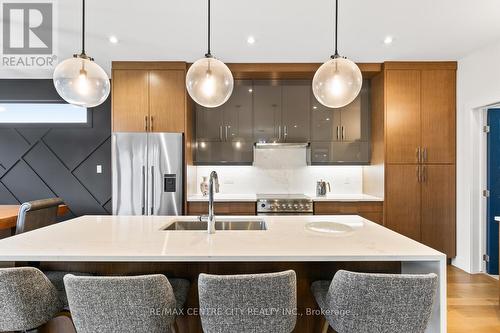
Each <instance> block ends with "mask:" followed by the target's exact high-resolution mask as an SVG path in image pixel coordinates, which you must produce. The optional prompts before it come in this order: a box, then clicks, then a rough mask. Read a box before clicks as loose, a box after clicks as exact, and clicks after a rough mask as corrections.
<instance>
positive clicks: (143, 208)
mask: <svg viewBox="0 0 500 333" xmlns="http://www.w3.org/2000/svg"><path fill="white" fill-rule="evenodd" d="M141 205H142V210H141V211H142V215H144V214H146V167H145V166H144V165H143V166H142V202H141Z"/></svg>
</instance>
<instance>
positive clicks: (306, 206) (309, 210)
mask: <svg viewBox="0 0 500 333" xmlns="http://www.w3.org/2000/svg"><path fill="white" fill-rule="evenodd" d="M312 214H313V202H312V199H311V198H309V197H307V196H306V195H303V194H258V195H257V215H312Z"/></svg>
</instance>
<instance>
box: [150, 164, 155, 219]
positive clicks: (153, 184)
mask: <svg viewBox="0 0 500 333" xmlns="http://www.w3.org/2000/svg"><path fill="white" fill-rule="evenodd" d="M154 213H155V167H154V166H151V215H154Z"/></svg>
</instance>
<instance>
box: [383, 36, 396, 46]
mask: <svg viewBox="0 0 500 333" xmlns="http://www.w3.org/2000/svg"><path fill="white" fill-rule="evenodd" d="M393 40H394V38H392V36H386V37H385V38H384V44H385V45H391V44H392V41H393Z"/></svg>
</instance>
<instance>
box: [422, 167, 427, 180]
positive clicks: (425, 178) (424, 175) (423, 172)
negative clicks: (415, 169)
mask: <svg viewBox="0 0 500 333" xmlns="http://www.w3.org/2000/svg"><path fill="white" fill-rule="evenodd" d="M425 182H427V168H426V166H425V165H423V166H422V183H425Z"/></svg>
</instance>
